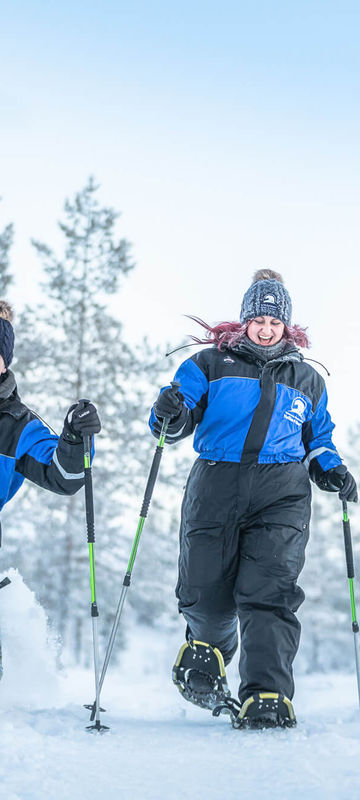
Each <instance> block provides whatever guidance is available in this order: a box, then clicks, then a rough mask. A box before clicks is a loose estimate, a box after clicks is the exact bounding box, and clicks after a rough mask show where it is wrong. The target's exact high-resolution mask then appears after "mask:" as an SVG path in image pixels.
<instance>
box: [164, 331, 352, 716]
mask: <svg viewBox="0 0 360 800" xmlns="http://www.w3.org/2000/svg"><path fill="white" fill-rule="evenodd" d="M175 380H176V381H179V382H180V385H181V392H182V394H183V395H184V398H185V405H184V408H183V410H182V411H181V413H180V415H179V416H178V417H177V418H175V419H173V420H172V422H171V424H170V426H169V428H168V434H167V437H166V440H167V442H168V443H175V442H177V441H179V440H180V439H183V438H184V437H185V436H188V435H189V434H191V433H193V431H195V436H194V448H195V450H196V451H197V452H198V453H199V457H198V459H197V460H196V461H195V463H194V465H193V467H192V470H191V472H190V475H189V478H188V481H187V485H186V490H185V496H184V500H183V505H182V516H181V528H180V555H179V578H178V584H177V589H176V594H177V597H178V600H179V610H180V611H181V612H182V614H183V615H184V617H185V619H186V621H187V636H188V637H191V638H194V639H198V640H200V641H204V642H208V643H210V644H211V645H213V646H216V647H218V648H219V649H220V650H221V652H222V654H223V656H224V660H225V664H227V663H229V661H230V659H231V658H232V656H233V654H234V652H235V650H236V648H237V643H238V640H237V620H238V618H239V620H240V631H241V655H240V675H241V685H240V690H239V697H240V700H241V701H243V700H244V699H245V698H246V697H248V696H249V695H250V694H252V692H253V691H259V690H261V689H262V690H268V691H275V692H283V693H284V694H285V695H286V696H287V697H289V698H290V699H291V698H292V696H293V693H294V684H293V676H292V663H293V660H294V657H295V655H296V652H297V649H298V645H299V638H300V623H299V622H298V620H297V618H296V616H295V612H296V611H297V609H298V608H299V606H300V604H301V603H302V601H303V599H304V593H303V591H302V589H301V588H300V587H299V586H298V585H297V578H298V575H299V573H300V571H301V569H302V567H303V565H304V554H305V546H306V543H307V540H308V536H309V521H310V513H311V488H310V481H309V476H308V465H309V462H310V461H311V460H312V459H317V461H318V463H319V465H320V466H321V468H322V469H323V470H327V469H330V468H331V467H335V466H337V465H338V464H340V463H341V458H340V456H339V454H338V453H337V450H336V448H335V446H334V444H333V442H332V438H331V435H332V430H333V428H334V425H333V424H332V422H331V419H330V416H329V413H328V411H327V394H326V388H325V385H324V381H323V378H322V377H321V376H320V375H319V373H318V372H316V371H315V370H314V369H313V368H312V367H311V366H310V365H308V364H307V363H305V362H304V360H303V358H302V356H301V354H300V353H299V351H298V350H297V349H296V348H295V347H294V346H293V345H290V344H288V345H286V347H285V350H284V351H283V353H282V355H280V356H279V357H278V358H276V359H274V360H271V361H266V362H263V361H261V360H259V359H258V358H257V356H256V355H255V354H254V352H253V351H252V350H251V348H249V347H248V346H247V345H246V344H243V345H239V346H238V347H237V349H236V350H231V349H226V350H223V351H219V350H218V349H217V348H216V347H211V348H207V349H204V350H202V351H201V352H198V353H196V354H195V355H193V356H192V357H191V358H189V359H187V360H186V361H185V362H184V363H183V364H182V365H181V366H180V368H179V369H178V370H177V372H176V375H175ZM164 388H166V387H164ZM150 427H151V429H152V431H153V433H154V435H157V434H158V433H159V430H160V422H159V420H158V419H157V418H156V416H155V414H154V411H152V413H151V417H150Z"/></svg>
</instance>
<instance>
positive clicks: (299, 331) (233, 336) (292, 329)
mask: <svg viewBox="0 0 360 800" xmlns="http://www.w3.org/2000/svg"><path fill="white" fill-rule="evenodd" d="M187 316H188V317H189V319H193V320H194V322H198V324H199V325H201V326H202V327H203V328H205V329H206V334H205V339H199V338H198V337H197V336H191V339H192V340H193V341H194V342H196V343H197V344H215V345H216V346H217V348H218V350H222V349H223V348H224V347H230V348H231V347H232V346H233V345H236V344H239V343H240V342H241V341H242V340H243V339H244V337H245V336H246V331H247V329H248V326H249V323H250V322H251V320H247V322H219V324H218V325H214V326H213V327H211V325H208V324H207V322H204V320H203V319H200V318H199V317H193V316H192V315H191V314H187ZM306 330H307V329H306V328H301V327H300V325H285V328H284V334H283V339H285V341H286V342H292V343H293V344H295V345H297V346H298V347H310V341H309V338H308V335H307V333H306Z"/></svg>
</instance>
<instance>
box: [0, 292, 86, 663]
mask: <svg viewBox="0 0 360 800" xmlns="http://www.w3.org/2000/svg"><path fill="white" fill-rule="evenodd" d="M12 321H13V312H12V309H11V306H10V305H9V304H8V303H7V302H6V301H4V300H0V510H1V509H2V508H3V506H4V505H5V503H8V502H9V500H11V498H12V497H13V496H14V495H15V494H16V492H17V491H18V490H19V489H20V487H21V485H22V483H23V481H24V479H25V478H28V479H29V480H30V481H32V482H33V483H36V484H37V485H38V486H41V487H42V488H44V489H49V490H50V491H51V492H56V493H57V494H64V495H71V494H75V492H77V491H78V490H79V489H80V488H81V487H82V486H83V484H84V481H85V476H84V450H83V436H84V435H86V434H88V435H90V436H93V435H94V434H96V433H99V431H100V430H101V424H100V420H99V416H98V413H97V410H96V408H95V406H94V405H93V404H92V403H88V401H84V400H80V401H79V402H77V403H74V404H73V405H71V406H70V408H69V410H68V411H67V413H66V416H65V420H64V427H63V430H62V433H61V435H60V436H55V435H54V434H51V433H50V431H49V429H48V428H47V427H46V426H45V425H44V424H43V422H41V421H40V419H38V418H37V417H36V415H35V414H34V413H33V412H32V411H30V410H29V408H27V406H26V405H24V403H22V402H21V400H20V397H19V395H18V391H17V386H16V380H15V376H14V373H13V372H12V371H11V370H10V369H9V367H10V364H11V361H12V358H13V351H14V340H15V336H14V329H13V325H12ZM0 545H1V527H0ZM4 585H6V580H5V581H2V583H0V588H2V587H3V586H4ZM1 674H2V664H1V645H0V678H1Z"/></svg>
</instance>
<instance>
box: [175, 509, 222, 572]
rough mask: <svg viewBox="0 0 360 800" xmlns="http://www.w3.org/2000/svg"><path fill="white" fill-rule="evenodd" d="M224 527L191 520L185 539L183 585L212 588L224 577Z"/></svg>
mask: <svg viewBox="0 0 360 800" xmlns="http://www.w3.org/2000/svg"><path fill="white" fill-rule="evenodd" d="M223 553H224V526H223V525H219V523H218V522H207V521H200V522H199V521H198V520H196V521H192V520H188V521H187V524H186V526H185V530H184V532H183V534H182V537H181V545H180V558H179V572H180V580H181V583H184V584H188V585H189V586H210V585H211V584H212V583H217V582H218V581H221V579H222V577H223Z"/></svg>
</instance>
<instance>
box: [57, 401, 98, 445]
mask: <svg viewBox="0 0 360 800" xmlns="http://www.w3.org/2000/svg"><path fill="white" fill-rule="evenodd" d="M100 431H101V422H100V419H99V415H98V413H97V410H96V408H95V406H94V405H93V404H92V403H90V402H89V400H79V402H78V403H74V404H73V405H72V406H70V408H69V410H68V412H67V414H66V417H65V420H64V430H63V436H64V439H66V441H68V442H73V443H77V442H81V441H82V439H83V437H84V436H93V435H94V434H95V433H100Z"/></svg>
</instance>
